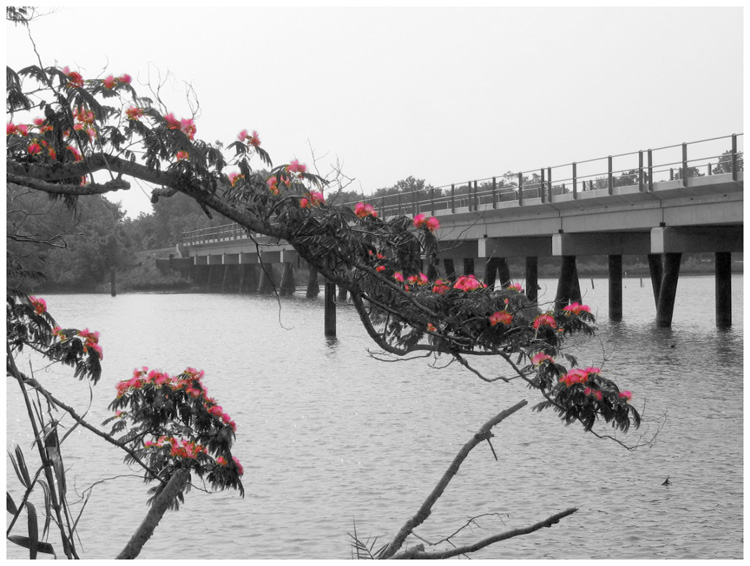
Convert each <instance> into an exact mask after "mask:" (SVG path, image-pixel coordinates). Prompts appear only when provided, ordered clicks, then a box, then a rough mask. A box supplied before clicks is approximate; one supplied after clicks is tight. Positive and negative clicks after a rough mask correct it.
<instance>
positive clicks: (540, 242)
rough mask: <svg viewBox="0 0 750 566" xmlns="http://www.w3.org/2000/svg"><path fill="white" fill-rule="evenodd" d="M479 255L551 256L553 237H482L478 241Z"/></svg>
mask: <svg viewBox="0 0 750 566" xmlns="http://www.w3.org/2000/svg"><path fill="white" fill-rule="evenodd" d="M477 251H478V254H479V257H550V256H551V255H552V238H550V237H549V236H528V237H526V238H482V239H481V240H479V241H478V249H477Z"/></svg>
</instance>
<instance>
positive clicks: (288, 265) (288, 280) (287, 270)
mask: <svg viewBox="0 0 750 566" xmlns="http://www.w3.org/2000/svg"><path fill="white" fill-rule="evenodd" d="M296 288H297V286H296V285H295V283H294V268H293V267H292V262H291V261H286V262H284V269H283V271H282V272H281V295H283V296H289V295H293V294H294V291H295V290H296Z"/></svg>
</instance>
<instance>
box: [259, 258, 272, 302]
mask: <svg viewBox="0 0 750 566" xmlns="http://www.w3.org/2000/svg"><path fill="white" fill-rule="evenodd" d="M259 267H260V269H258V293H261V294H263V295H267V294H269V293H271V292H272V291H273V264H270V263H260V264H259Z"/></svg>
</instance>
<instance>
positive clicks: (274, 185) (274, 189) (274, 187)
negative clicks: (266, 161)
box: [266, 175, 292, 195]
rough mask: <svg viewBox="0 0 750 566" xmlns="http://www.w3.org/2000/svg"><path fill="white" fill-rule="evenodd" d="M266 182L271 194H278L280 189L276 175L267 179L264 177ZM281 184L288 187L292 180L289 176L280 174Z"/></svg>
mask: <svg viewBox="0 0 750 566" xmlns="http://www.w3.org/2000/svg"><path fill="white" fill-rule="evenodd" d="M266 184H267V185H268V190H269V191H270V192H271V194H272V195H278V194H279V193H280V192H281V189H280V188H279V177H278V176H276V175H274V176H273V177H269V178H268V179H266ZM281 184H282V185H286V186H287V188H288V187H289V186H290V185H291V184H292V180H291V179H290V178H289V177H286V176H284V175H281Z"/></svg>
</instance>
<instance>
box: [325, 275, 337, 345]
mask: <svg viewBox="0 0 750 566" xmlns="http://www.w3.org/2000/svg"><path fill="white" fill-rule="evenodd" d="M324 303H325V313H324V315H323V332H324V334H325V335H326V336H336V284H335V283H331V282H330V281H326V284H325V300H324Z"/></svg>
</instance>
